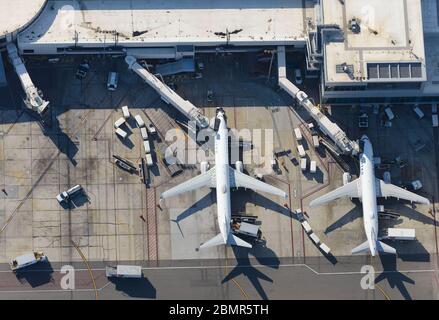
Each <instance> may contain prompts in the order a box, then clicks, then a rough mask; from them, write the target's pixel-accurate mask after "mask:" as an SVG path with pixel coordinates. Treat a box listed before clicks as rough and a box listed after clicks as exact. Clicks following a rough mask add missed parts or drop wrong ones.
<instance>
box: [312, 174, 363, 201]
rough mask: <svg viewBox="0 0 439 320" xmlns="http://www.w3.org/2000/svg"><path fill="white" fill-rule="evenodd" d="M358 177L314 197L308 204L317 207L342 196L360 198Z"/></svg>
mask: <svg viewBox="0 0 439 320" xmlns="http://www.w3.org/2000/svg"><path fill="white" fill-rule="evenodd" d="M360 179H361V178H358V179H356V180H354V181H351V182H349V183H347V184H345V185H344V186H342V187H340V188H338V189H335V190H334V191H331V192H329V193H327V194H325V195H323V196H321V197H318V198H317V199H314V200H313V201H311V202H310V204H309V206H310V207H317V206H320V205H323V204H326V203H328V202H331V201H333V200H336V199H339V198H342V197H349V198H360V197H361V184H360Z"/></svg>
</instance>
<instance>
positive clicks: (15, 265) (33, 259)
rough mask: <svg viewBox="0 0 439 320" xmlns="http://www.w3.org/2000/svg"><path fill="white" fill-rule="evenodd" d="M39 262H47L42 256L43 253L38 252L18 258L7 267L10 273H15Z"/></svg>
mask: <svg viewBox="0 0 439 320" xmlns="http://www.w3.org/2000/svg"><path fill="white" fill-rule="evenodd" d="M41 261H47V257H46V256H45V255H44V253H43V252H41V251H38V252H31V253H26V254H23V255H21V256H18V257H16V258H15V259H14V260H12V261H11V262H9V265H10V267H11V270H12V271H17V270H19V269H22V268H25V267H28V266H31V265H33V264H35V263H38V262H41Z"/></svg>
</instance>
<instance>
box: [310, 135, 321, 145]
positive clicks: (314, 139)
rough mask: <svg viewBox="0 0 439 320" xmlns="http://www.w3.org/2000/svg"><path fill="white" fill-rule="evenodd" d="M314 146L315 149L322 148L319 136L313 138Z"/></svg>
mask: <svg viewBox="0 0 439 320" xmlns="http://www.w3.org/2000/svg"><path fill="white" fill-rule="evenodd" d="M312 144H313V145H314V148H318V147H319V146H320V142H319V137H318V136H312Z"/></svg>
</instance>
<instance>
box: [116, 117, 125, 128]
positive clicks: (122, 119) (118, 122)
mask: <svg viewBox="0 0 439 320" xmlns="http://www.w3.org/2000/svg"><path fill="white" fill-rule="evenodd" d="M125 121H126V120H125V118H124V117H120V118H119V119H117V120H116V122H115V123H114V129H117V128H119V127H120V126H121V125H123V124H124V123H125Z"/></svg>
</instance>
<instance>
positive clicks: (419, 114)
mask: <svg viewBox="0 0 439 320" xmlns="http://www.w3.org/2000/svg"><path fill="white" fill-rule="evenodd" d="M413 111H414V112H415V113H416V115H417V116H418V118H419V119H422V118H424V112H422V110H421V108H419V105H417V104H416V105H415V107H414V108H413Z"/></svg>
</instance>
